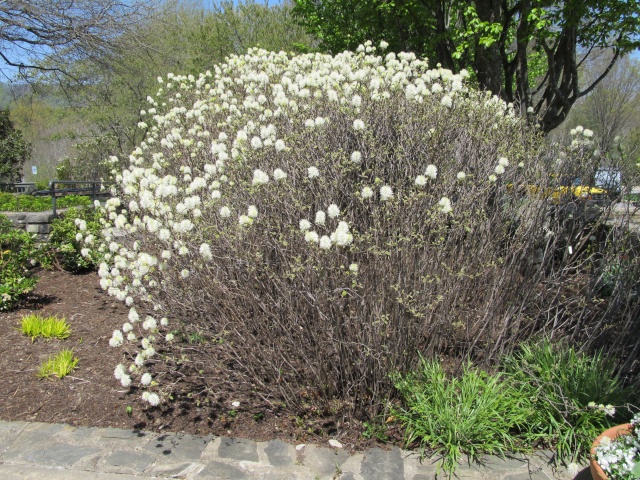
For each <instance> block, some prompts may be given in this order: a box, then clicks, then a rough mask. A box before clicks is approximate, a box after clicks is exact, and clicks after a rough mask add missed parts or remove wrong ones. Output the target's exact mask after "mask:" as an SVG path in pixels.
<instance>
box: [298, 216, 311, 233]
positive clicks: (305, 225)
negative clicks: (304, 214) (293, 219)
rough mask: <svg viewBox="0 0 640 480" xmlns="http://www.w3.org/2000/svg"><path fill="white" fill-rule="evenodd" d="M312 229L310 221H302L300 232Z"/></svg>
mask: <svg viewBox="0 0 640 480" xmlns="http://www.w3.org/2000/svg"><path fill="white" fill-rule="evenodd" d="M310 228H311V222H310V221H309V220H307V219H305V218H303V219H302V220H300V230H302V231H303V232H304V231H305V230H309V229H310Z"/></svg>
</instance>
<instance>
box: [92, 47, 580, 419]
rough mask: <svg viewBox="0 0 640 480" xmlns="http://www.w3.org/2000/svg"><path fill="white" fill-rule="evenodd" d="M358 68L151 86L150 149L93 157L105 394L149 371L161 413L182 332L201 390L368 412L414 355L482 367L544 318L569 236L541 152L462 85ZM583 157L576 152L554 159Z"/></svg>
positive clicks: (549, 155)
mask: <svg viewBox="0 0 640 480" xmlns="http://www.w3.org/2000/svg"><path fill="white" fill-rule="evenodd" d="M375 52H376V49H375V47H374V46H372V45H368V48H367V52H365V51H364V48H363V49H362V50H361V51H359V52H357V53H350V52H345V53H342V54H339V55H336V56H330V55H321V54H306V55H299V56H293V55H289V54H286V53H283V52H281V53H273V52H266V51H264V50H258V49H253V50H250V51H249V53H247V54H246V55H243V56H232V57H229V58H228V60H227V61H226V63H224V64H222V65H219V66H217V67H216V68H215V70H214V71H213V72H207V73H206V74H202V75H200V76H199V77H194V76H191V75H189V76H178V75H172V74H169V75H167V76H166V77H165V78H159V79H158V81H159V84H160V87H159V90H158V93H157V95H156V96H155V97H149V98H148V101H149V107H148V109H147V110H145V111H143V112H142V116H143V122H141V127H144V128H147V129H148V136H147V138H146V139H145V141H144V142H142V143H141V144H140V146H139V147H138V148H136V149H135V151H133V152H132V154H131V155H130V157H129V159H128V162H126V163H125V162H123V161H122V160H120V159H117V158H115V157H113V158H112V159H111V161H112V162H113V164H114V167H116V173H117V174H118V175H117V181H118V193H119V197H118V198H114V199H111V200H109V201H108V202H107V207H106V208H107V211H108V217H109V225H106V227H108V228H110V229H111V232H112V233H107V234H106V237H105V240H106V241H105V243H104V245H103V247H102V251H103V253H104V254H105V262H104V263H102V265H101V266H100V270H99V273H100V276H101V284H102V286H103V288H105V289H106V290H107V291H108V292H109V294H111V295H113V296H115V297H117V298H118V299H120V300H122V301H124V302H125V303H126V305H127V306H129V307H130V313H129V321H128V322H126V323H125V324H124V325H123V326H122V328H121V329H119V330H116V331H115V332H114V333H113V336H112V338H111V340H110V344H111V345H112V346H114V347H118V346H121V345H122V344H123V343H127V344H128V345H130V346H131V350H130V353H131V355H132V356H131V359H132V361H131V362H130V364H128V365H122V366H121V367H119V368H118V369H117V374H116V376H117V378H118V380H119V381H120V382H122V384H123V385H125V386H127V385H130V384H131V383H132V382H136V383H137V382H139V379H141V378H142V377H143V375H145V374H147V373H151V374H152V375H153V381H152V382H151V383H149V384H148V385H146V386H145V385H143V386H145V387H146V391H147V393H146V399H147V400H149V401H150V402H151V400H152V401H153V404H157V403H158V402H159V401H162V400H163V399H166V398H168V396H169V391H170V390H169V389H170V384H171V382H168V381H166V379H167V378H170V374H171V373H172V371H173V370H175V368H177V367H176V366H175V365H176V364H175V363H172V362H169V361H166V362H165V361H163V359H164V360H166V359H167V358H170V357H171V358H176V357H178V355H179V352H178V350H177V349H178V348H179V343H178V342H176V341H175V339H174V337H173V333H172V332H174V331H177V332H187V333H186V334H185V335H187V336H188V332H196V331H197V332H198V333H199V334H200V335H202V336H203V338H204V339H205V341H203V342H199V343H198V344H194V345H190V348H191V349H192V350H191V351H196V350H197V351H199V352H200V353H201V354H202V355H206V356H209V357H210V358H211V362H212V363H214V362H215V364H216V365H220V368H218V369H217V371H218V372H219V374H220V376H221V378H220V379H219V381H227V380H228V378H224V376H225V375H228V376H229V378H230V377H231V376H234V375H241V376H244V378H245V379H246V381H248V382H249V383H250V384H251V385H252V388H254V389H255V390H257V391H259V392H260V395H262V397H263V398H270V397H271V396H277V397H278V398H281V399H283V401H284V402H285V403H286V404H287V406H289V407H290V408H293V409H297V408H304V407H305V406H306V405H308V404H315V405H318V406H320V407H323V408H324V407H326V406H327V405H328V404H329V403H330V402H333V405H334V406H335V405H336V401H338V403H339V404H341V405H343V406H344V408H346V409H347V410H350V411H351V413H354V412H358V413H359V414H363V415H365V416H366V415H370V414H372V413H373V412H375V411H377V410H378V408H379V407H380V406H381V405H382V403H383V401H384V400H385V399H386V398H387V397H388V396H389V395H390V394H391V393H392V388H393V387H392V382H391V380H390V374H391V373H392V372H407V371H408V370H410V369H411V367H412V366H414V365H415V363H416V360H417V355H416V352H421V353H422V354H423V355H425V356H426V357H429V356H431V355H433V354H435V353H448V354H451V355H454V356H457V355H460V356H463V355H477V354H478V352H479V351H482V352H483V355H484V358H485V359H489V360H490V359H492V358H497V356H498V355H499V354H500V353H501V352H502V351H503V350H505V349H507V350H508V349H509V348H510V345H513V344H514V343H515V342H516V341H517V340H518V339H520V338H526V337H527V336H528V335H530V334H531V333H532V332H534V331H536V330H537V329H539V328H542V327H543V326H544V325H545V323H547V322H552V320H550V319H549V318H548V316H546V315H547V314H546V313H545V314H544V315H542V316H540V315H538V313H539V312H540V311H541V309H542V310H544V311H545V312H546V311H547V310H545V309H547V308H548V305H547V304H546V303H545V302H550V301H552V298H553V296H549V297H547V296H545V295H544V291H541V290H540V288H542V289H543V290H544V289H554V288H556V287H557V286H558V285H559V284H560V280H561V279H560V278H559V276H560V273H558V272H562V271H563V268H562V265H564V263H563V262H566V261H567V260H566V259H567V254H566V250H564V247H565V246H566V242H567V240H566V239H567V238H574V236H575V235H576V234H578V233H580V232H582V229H583V226H584V225H583V223H581V220H580V218H581V217H580V216H578V215H575V216H573V217H572V220H571V221H570V222H568V221H566V217H565V216H563V214H562V212H560V211H559V208H558V205H557V202H556V203H554V202H552V201H550V200H549V198H547V197H548V196H549V195H547V193H546V192H548V189H549V188H551V187H550V185H553V182H554V178H556V177H554V175H557V168H556V167H557V162H556V158H557V152H555V151H553V150H551V149H550V148H549V147H547V146H546V144H545V143H544V142H543V141H542V139H541V137H540V136H539V135H538V134H537V133H536V132H535V129H533V130H532V129H530V128H529V127H528V126H527V125H526V124H525V123H524V122H523V121H522V120H521V119H520V118H519V117H518V115H517V114H516V112H515V111H514V109H513V107H512V106H510V105H507V104H505V103H503V102H502V101H500V100H499V99H498V98H497V97H493V96H491V95H489V94H487V93H483V92H476V91H473V90H471V89H469V88H468V86H467V84H466V81H465V79H466V76H467V74H466V72H464V71H462V72H460V74H453V73H452V72H450V71H448V70H445V69H442V68H435V69H429V68H428V65H427V62H426V61H425V60H422V59H418V58H416V57H415V56H414V55H413V54H410V53H400V54H397V55H396V54H394V53H389V54H387V55H384V54H383V55H382V56H378V55H376V53H375ZM591 153H592V147H591V140H589V139H588V138H582V137H579V138H578V139H576V144H575V145H574V147H573V148H572V149H571V150H569V151H568V152H567V154H566V157H565V158H566V159H567V164H570V165H572V168H573V167H574V166H576V165H580V164H581V163H580V162H582V163H584V162H587V161H590V160H589V159H591ZM528 185H535V186H536V188H534V189H531V188H528V187H527V186H528ZM107 231H108V230H107ZM123 233H126V235H124V236H123ZM565 234H566V235H565ZM572 241H573V240H572ZM563 242H564V243H563ZM542 278H545V281H546V283H545V284H544V285H543V286H542V287H540V286H539V284H540V280H541V279H542ZM532 300H535V303H536V305H535V308H536V310H535V311H534V312H532V311H531V309H530V308H529V307H528V306H529V304H530V303H531V302H532ZM159 351H162V356H161V355H159V354H158V352H159ZM172 355H173V356H174V357H172ZM151 365H153V369H152V370H151V372H149V371H148V370H149V368H150V366H151ZM181 365H182V364H181ZM180 368H181V369H183V368H185V367H184V366H181V367H180ZM159 377H160V378H159ZM234 378H237V377H234ZM210 381H211V382H212V384H211V385H212V386H215V382H216V381H218V380H215V381H213V380H211V379H210ZM150 391H151V392H152V394H150V393H149V392H150ZM150 395H152V396H150Z"/></svg>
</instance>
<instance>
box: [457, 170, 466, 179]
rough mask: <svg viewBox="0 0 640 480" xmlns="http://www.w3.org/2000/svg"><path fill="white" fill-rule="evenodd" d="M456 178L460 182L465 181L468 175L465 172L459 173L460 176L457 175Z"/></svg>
mask: <svg viewBox="0 0 640 480" xmlns="http://www.w3.org/2000/svg"><path fill="white" fill-rule="evenodd" d="M456 178H457V179H458V180H464V179H465V178H467V174H466V173H464V172H458V174H457V175H456Z"/></svg>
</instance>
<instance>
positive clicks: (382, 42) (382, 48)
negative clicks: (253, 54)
mask: <svg viewBox="0 0 640 480" xmlns="http://www.w3.org/2000/svg"><path fill="white" fill-rule="evenodd" d="M388 46H389V44H388V43H387V42H385V41H384V40H382V41H381V42H380V50H383V51H384V50H386V49H387V47H388ZM158 78H160V77H158Z"/></svg>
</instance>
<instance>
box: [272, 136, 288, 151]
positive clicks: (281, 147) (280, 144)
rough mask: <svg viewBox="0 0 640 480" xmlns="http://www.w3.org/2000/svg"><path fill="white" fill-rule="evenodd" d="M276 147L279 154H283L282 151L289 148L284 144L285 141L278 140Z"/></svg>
mask: <svg viewBox="0 0 640 480" xmlns="http://www.w3.org/2000/svg"><path fill="white" fill-rule="evenodd" d="M275 147H276V150H277V151H278V152H281V151H283V150H284V149H285V148H287V146H286V145H285V144H284V140H282V139H278V140H276V143H275Z"/></svg>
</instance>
